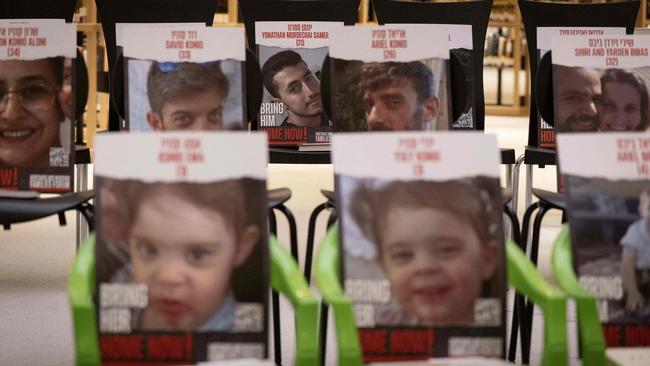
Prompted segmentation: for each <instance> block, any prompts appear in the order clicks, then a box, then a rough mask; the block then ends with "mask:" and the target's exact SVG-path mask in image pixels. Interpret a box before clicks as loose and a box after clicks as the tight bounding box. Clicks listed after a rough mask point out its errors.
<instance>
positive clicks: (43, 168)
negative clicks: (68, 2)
mask: <svg viewBox="0 0 650 366" xmlns="http://www.w3.org/2000/svg"><path fill="white" fill-rule="evenodd" d="M75 45H76V33H75V26H74V25H73V24H66V23H65V21H63V20H58V19H48V20H43V21H40V20H33V19H12V20H0V79H1V80H0V82H1V83H0V84H1V85H2V86H1V87H0V94H1V95H0V97H1V98H0V99H2V100H3V101H2V102H0V110H2V113H3V118H2V121H0V189H9V190H21V191H22V190H32V191H40V192H69V191H72V188H73V179H72V178H73V174H74V151H75V149H74V140H73V127H72V121H73V120H74V115H73V113H74V110H75V108H74V103H75V102H74V96H75V93H74V90H75V89H76V80H75V77H74V75H75V71H74V60H75V57H76V47H75ZM10 94H11V95H10ZM7 109H9V110H7Z"/></svg>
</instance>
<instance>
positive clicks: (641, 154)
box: [558, 132, 650, 347]
mask: <svg viewBox="0 0 650 366" xmlns="http://www.w3.org/2000/svg"><path fill="white" fill-rule="evenodd" d="M558 154H559V159H560V163H561V165H562V169H563V172H564V173H565V182H566V186H567V191H568V217H569V227H570V237H571V247H572V252H573V265H574V268H575V271H576V274H577V276H578V280H579V282H580V284H581V285H582V287H583V288H584V289H585V290H587V291H588V292H590V293H591V294H593V295H594V296H595V297H596V300H597V302H598V315H599V317H600V321H601V323H602V325H603V334H604V336H605V340H606V342H607V347H648V346H650V336H649V335H650V236H649V235H648V232H649V230H650V136H649V135H648V134H647V133H643V132H621V133H608V134H599V133H575V134H559V135H558ZM585 156H589V159H585V158H584V157H585Z"/></svg>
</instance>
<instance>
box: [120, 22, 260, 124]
mask: <svg viewBox="0 0 650 366" xmlns="http://www.w3.org/2000/svg"><path fill="white" fill-rule="evenodd" d="M120 29H121V31H120V34H128V35H129V36H128V37H126V36H122V39H121V46H122V48H123V54H124V59H125V61H124V62H125V72H124V76H125V81H124V85H125V93H124V94H125V95H124V97H125V101H124V104H125V117H126V118H125V121H124V124H123V129H126V130H130V131H162V130H165V131H180V130H201V131H220V130H246V129H248V121H247V117H246V92H245V77H244V68H245V61H246V53H245V52H246V51H245V43H244V30H243V29H241V28H234V27H206V26H204V25H195V24H178V25H169V24H166V25H160V24H154V25H131V26H128V25H125V26H122V27H120Z"/></svg>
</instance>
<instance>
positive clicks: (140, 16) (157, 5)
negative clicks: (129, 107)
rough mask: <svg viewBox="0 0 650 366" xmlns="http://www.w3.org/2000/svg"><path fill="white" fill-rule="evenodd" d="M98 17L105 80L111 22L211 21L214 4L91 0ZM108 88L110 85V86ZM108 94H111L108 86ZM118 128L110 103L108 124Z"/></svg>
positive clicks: (111, 54) (111, 56) (111, 51)
mask: <svg viewBox="0 0 650 366" xmlns="http://www.w3.org/2000/svg"><path fill="white" fill-rule="evenodd" d="M95 3H96V4H97V10H98V13H99V17H100V18H101V22H102V28H103V30H104V40H105V42H106V52H107V53H108V62H109V64H108V65H109V80H110V81H111V82H112V81H113V80H115V75H113V72H114V69H115V65H116V61H117V54H116V45H115V23H205V24H206V25H212V20H213V19H214V13H215V11H216V7H217V1H216V0H95ZM111 88H112V86H111ZM111 98H115V96H114V95H113V93H112V90H111ZM108 129H109V130H111V131H117V130H119V129H120V126H119V117H118V116H117V114H116V113H115V109H114V104H113V103H111V112H110V115H109V126H108Z"/></svg>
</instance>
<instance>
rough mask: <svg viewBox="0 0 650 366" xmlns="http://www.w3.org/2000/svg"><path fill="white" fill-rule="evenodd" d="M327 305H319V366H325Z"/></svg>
mask: <svg viewBox="0 0 650 366" xmlns="http://www.w3.org/2000/svg"><path fill="white" fill-rule="evenodd" d="M328 308H329V307H328V305H327V304H326V303H325V302H322V303H321V307H320V319H319V324H320V329H319V333H320V334H319V337H320V338H319V345H320V349H321V352H320V364H321V366H325V358H326V357H325V355H326V353H327V352H325V348H326V347H327V315H328Z"/></svg>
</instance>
